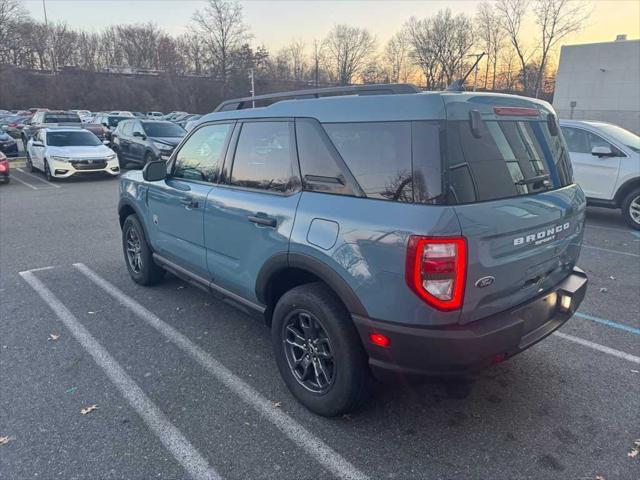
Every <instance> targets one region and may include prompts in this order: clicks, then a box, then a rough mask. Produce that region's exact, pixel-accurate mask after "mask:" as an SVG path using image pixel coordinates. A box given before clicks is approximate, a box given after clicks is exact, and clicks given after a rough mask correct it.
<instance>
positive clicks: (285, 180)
mask: <svg viewBox="0 0 640 480" xmlns="http://www.w3.org/2000/svg"><path fill="white" fill-rule="evenodd" d="M231 185H237V186H239V187H248V188H257V189H261V190H271V191H275V192H287V191H291V190H293V189H294V188H295V177H294V173H293V162H292V155H291V127H290V124H289V122H255V123H245V124H243V125H242V130H241V131H240V138H239V139H238V145H237V147H236V153H235V156H234V159H233V167H232V170H231Z"/></svg>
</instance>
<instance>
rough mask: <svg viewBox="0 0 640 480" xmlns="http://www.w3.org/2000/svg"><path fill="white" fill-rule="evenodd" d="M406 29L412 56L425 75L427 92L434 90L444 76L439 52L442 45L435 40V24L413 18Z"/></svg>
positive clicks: (406, 25) (427, 20)
mask: <svg viewBox="0 0 640 480" xmlns="http://www.w3.org/2000/svg"><path fill="white" fill-rule="evenodd" d="M404 28H405V31H406V32H407V38H408V39H409V42H410V43H411V53H410V55H411V57H412V58H413V61H414V63H415V64H416V65H418V66H419V67H420V69H421V70H422V73H423V74H424V77H425V86H426V88H427V90H433V89H435V88H436V87H437V86H438V84H439V81H440V78H441V76H442V75H441V65H440V51H439V49H440V47H441V45H440V42H438V41H437V39H436V38H435V35H434V32H433V22H432V21H431V20H430V19H426V18H425V19H422V20H418V19H417V18H415V17H411V18H410V19H409V20H408V21H407V23H406V24H405V27H404Z"/></svg>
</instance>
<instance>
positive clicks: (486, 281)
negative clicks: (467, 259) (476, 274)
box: [476, 275, 496, 288]
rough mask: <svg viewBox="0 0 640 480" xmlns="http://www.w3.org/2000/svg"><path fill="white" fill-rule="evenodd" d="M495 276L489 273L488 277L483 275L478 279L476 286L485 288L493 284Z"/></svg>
mask: <svg viewBox="0 0 640 480" xmlns="http://www.w3.org/2000/svg"><path fill="white" fill-rule="evenodd" d="M495 279H496V278H495V277H492V276H491V275H489V276H488V277H482V278H479V279H478V280H476V287H478V288H485V287H488V286H489V285H493V282H494V281H495Z"/></svg>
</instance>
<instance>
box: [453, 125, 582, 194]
mask: <svg viewBox="0 0 640 480" xmlns="http://www.w3.org/2000/svg"><path fill="white" fill-rule="evenodd" d="M445 165H446V167H447V168H446V175H447V184H448V185H447V186H448V188H447V192H446V201H447V203H449V204H458V203H472V202H480V201H485V200H496V199H501V198H509V197H516V196H520V195H528V194H532V193H539V192H543V191H546V190H553V189H556V188H561V187H564V186H567V185H570V184H571V183H572V173H571V167H570V162H569V160H568V156H567V153H566V149H565V146H564V141H563V140H562V137H560V136H555V137H554V136H551V134H550V133H549V129H548V125H547V123H546V122H544V121H484V122H481V125H480V129H479V131H478V132H477V133H476V136H474V134H473V133H472V132H471V125H470V122H469V121H448V122H447V153H446V155H445Z"/></svg>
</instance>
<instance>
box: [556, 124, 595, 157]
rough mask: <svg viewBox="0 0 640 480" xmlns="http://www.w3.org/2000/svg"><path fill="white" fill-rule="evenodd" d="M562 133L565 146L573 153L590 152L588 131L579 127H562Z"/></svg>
mask: <svg viewBox="0 0 640 480" xmlns="http://www.w3.org/2000/svg"><path fill="white" fill-rule="evenodd" d="M562 135H563V136H564V139H565V140H566V142H567V147H568V148H569V151H570V152H573V153H591V147H590V146H589V138H588V133H587V132H585V131H584V130H581V129H579V128H571V127H562Z"/></svg>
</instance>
